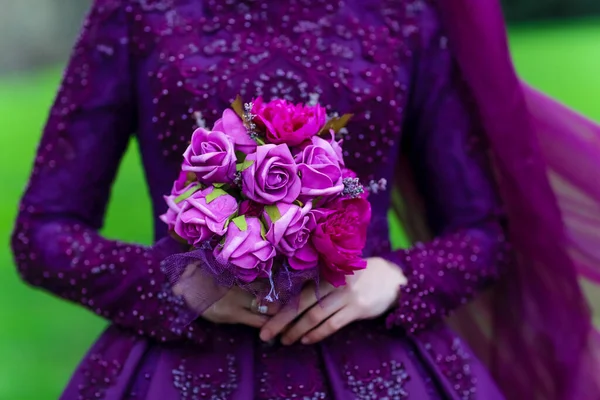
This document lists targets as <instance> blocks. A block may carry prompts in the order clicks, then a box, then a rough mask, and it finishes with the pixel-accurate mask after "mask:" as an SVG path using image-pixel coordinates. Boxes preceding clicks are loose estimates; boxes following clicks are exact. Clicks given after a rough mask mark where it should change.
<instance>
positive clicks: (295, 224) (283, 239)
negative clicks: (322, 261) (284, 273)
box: [263, 202, 319, 270]
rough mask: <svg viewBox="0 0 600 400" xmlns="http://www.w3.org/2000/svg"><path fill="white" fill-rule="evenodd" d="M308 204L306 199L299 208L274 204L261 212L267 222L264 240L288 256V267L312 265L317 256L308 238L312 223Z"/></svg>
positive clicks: (299, 268)
mask: <svg viewBox="0 0 600 400" xmlns="http://www.w3.org/2000/svg"><path fill="white" fill-rule="evenodd" d="M311 207H312V204H311V203H310V202H309V203H307V204H306V205H305V206H304V207H303V208H300V207H298V206H297V205H295V204H287V203H278V204H276V205H274V206H267V207H266V208H265V211H264V213H263V218H264V219H265V221H266V225H267V234H266V235H265V237H266V239H267V240H268V241H269V242H271V244H273V245H274V246H275V248H276V249H277V250H278V251H279V252H280V253H281V254H283V255H285V256H287V257H288V261H289V264H290V267H292V268H293V269H295V270H304V269H309V268H315V267H316V266H317V261H318V259H319V256H318V254H317V252H316V250H315V249H314V247H313V245H312V244H311V243H310V240H309V239H310V235H311V232H312V230H313V229H314V228H315V226H316V221H315V218H314V216H313V215H312V213H311V212H310V209H311Z"/></svg>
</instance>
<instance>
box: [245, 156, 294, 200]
mask: <svg viewBox="0 0 600 400" xmlns="http://www.w3.org/2000/svg"><path fill="white" fill-rule="evenodd" d="M244 163H245V164H249V166H248V167H247V168H246V169H245V170H243V171H242V193H243V194H244V195H245V196H246V197H247V198H249V199H250V200H253V201H255V202H257V203H262V204H274V203H277V202H279V201H282V202H285V203H292V202H293V201H294V200H296V198H297V197H298V195H299V194H300V177H298V170H297V166H296V163H295V162H294V158H293V157H292V153H290V149H289V148H288V147H287V146H286V145H281V144H280V145H274V144H267V145H264V146H258V147H257V148H256V152H255V153H252V154H248V156H247V157H246V160H245V162H244Z"/></svg>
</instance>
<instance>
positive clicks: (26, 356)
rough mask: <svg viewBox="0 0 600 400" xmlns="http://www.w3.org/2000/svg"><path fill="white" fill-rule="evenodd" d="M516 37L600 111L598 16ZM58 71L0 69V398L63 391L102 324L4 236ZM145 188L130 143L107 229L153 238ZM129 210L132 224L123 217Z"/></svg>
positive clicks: (561, 89)
mask: <svg viewBox="0 0 600 400" xmlns="http://www.w3.org/2000/svg"><path fill="white" fill-rule="evenodd" d="M536 2H537V0H536ZM538 4H539V3H538ZM528 12H530V11H528ZM526 14H527V13H526V12H523V13H522V14H521V16H522V17H523V16H526ZM518 15H519V14H518V13H517V16H518ZM535 15H537V14H535V13H534V16H535ZM515 18H517V17H515ZM519 18H520V17H519ZM523 18H524V17H523ZM0 33H1V31H0ZM511 42H512V48H513V53H514V57H515V61H516V64H517V67H518V70H519V72H520V73H521V75H522V76H523V77H524V78H525V79H526V80H527V81H528V82H530V83H531V84H533V85H534V86H536V87H538V88H540V89H542V90H544V91H546V92H547V93H549V94H551V95H553V96H555V97H556V98H558V99H560V100H562V101H563V102H565V103H567V104H569V105H570V106H572V107H574V108H575V109H577V110H579V111H581V112H582V113H584V114H586V115H588V116H590V117H592V118H595V119H597V120H600V109H598V106H599V103H598V102H597V101H596V94H597V93H600V75H599V74H598V71H600V20H594V19H590V20H575V21H570V22H564V21H562V22H546V23H537V22H536V23H528V24H525V25H519V26H517V27H513V28H511ZM59 79H60V67H55V68H48V67H45V68H41V69H40V68H36V69H34V70H31V71H29V72H27V73H19V74H15V73H14V72H13V73H4V74H3V75H2V74H0V132H1V135H2V146H1V147H0V177H1V178H0V182H1V185H2V186H1V191H0V238H4V239H3V240H4V243H5V244H4V245H3V246H1V247H0V400H21V399H22V400H26V399H36V400H37V399H39V400H44V399H55V398H57V397H58V395H59V393H60V391H61V389H62V387H63V386H64V385H65V383H66V381H67V379H68V377H69V376H70V374H71V372H72V371H73V369H74V367H75V366H76V364H77V362H78V361H79V359H80V358H81V357H82V355H83V354H84V352H85V351H86V350H87V348H88V346H89V345H90V344H91V343H92V342H93V341H94V339H95V338H96V337H97V335H98V334H99V332H100V331H101V330H102V329H103V327H104V326H105V322H103V321H102V320H100V319H99V318H97V317H95V316H93V315H91V314H90V313H88V312H87V311H84V310H82V309H80V308H78V307H76V306H72V305H70V304H68V303H66V302H62V301H59V300H56V299H54V298H52V297H51V296H49V295H47V294H44V293H41V292H39V291H35V290H32V289H30V288H28V287H27V286H25V285H24V284H23V283H22V282H21V281H19V279H18V278H17V276H16V273H15V271H14V266H13V261H12V257H11V254H10V251H9V248H8V245H7V243H8V236H9V234H10V230H11V228H12V222H13V220H14V218H15V214H16V207H17V203H18V199H19V196H20V195H21V193H22V191H23V188H24V185H25V182H26V181H27V177H28V174H29V170H30V166H31V162H32V160H33V157H34V152H35V148H36V144H37V141H38V139H39V136H40V132H41V128H42V124H43V123H44V120H45V117H46V114H47V110H48V108H49V106H50V103H51V101H52V98H53V96H54V92H55V90H56V88H57V85H58V82H59ZM144 192H145V186H144V181H143V175H142V172H141V168H140V163H139V157H138V155H137V148H136V146H135V143H132V144H131V146H130V150H129V152H128V153H127V156H126V158H125V160H124V163H123V166H122V168H121V170H120V173H119V176H118V180H117V183H116V185H115V187H114V190H113V195H112V201H111V205H110V209H109V215H108V219H107V222H106V228H105V229H104V234H106V235H107V236H110V237H114V238H119V239H122V240H126V241H135V242H142V243H150V239H151V225H150V218H149V216H150V207H149V205H148V204H147V203H145V202H143V201H142V202H139V203H136V206H135V207H133V208H132V207H131V202H129V201H127V200H128V199H130V198H131V197H132V196H137V197H139V193H144ZM123 220H127V221H128V224H127V225H124V224H123V223H122V222H121V223H120V222H119V221H123Z"/></svg>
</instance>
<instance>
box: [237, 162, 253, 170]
mask: <svg viewBox="0 0 600 400" xmlns="http://www.w3.org/2000/svg"><path fill="white" fill-rule="evenodd" d="M252 164H254V161H253V160H244V162H243V163H240V164H236V166H235V169H236V171H239V172H241V171H245V170H247V169H248V168H250V167H251V166H252Z"/></svg>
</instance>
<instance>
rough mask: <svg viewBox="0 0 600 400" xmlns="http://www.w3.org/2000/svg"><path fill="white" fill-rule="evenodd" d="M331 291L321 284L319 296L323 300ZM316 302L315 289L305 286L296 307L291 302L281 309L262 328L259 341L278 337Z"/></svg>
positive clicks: (327, 285)
mask: <svg viewBox="0 0 600 400" xmlns="http://www.w3.org/2000/svg"><path fill="white" fill-rule="evenodd" d="M333 289H334V288H333V287H332V286H331V285H329V284H322V285H320V286H319V296H321V297H322V298H325V297H326V296H327V295H328V294H330V293H331V292H332V291H333ZM317 301H318V300H317V294H316V290H315V287H314V286H313V285H310V286H307V287H306V288H305V289H304V290H302V293H300V299H299V302H298V305H296V302H292V304H290V305H288V306H286V307H284V308H283V309H281V310H280V311H279V312H278V313H277V314H275V315H274V316H273V317H272V318H271V319H270V320H269V321H268V322H267V323H266V324H265V326H263V328H262V330H261V332H260V338H261V340H263V341H265V342H268V341H270V340H271V339H273V338H274V337H276V336H277V335H279V334H280V333H281V332H282V331H283V330H284V329H285V328H286V327H287V326H288V325H289V324H291V323H292V322H293V321H294V319H296V318H297V317H298V315H301V314H302V313H304V312H305V311H306V310H308V309H309V308H310V307H312V306H313V305H315V304H316V303H317Z"/></svg>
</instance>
